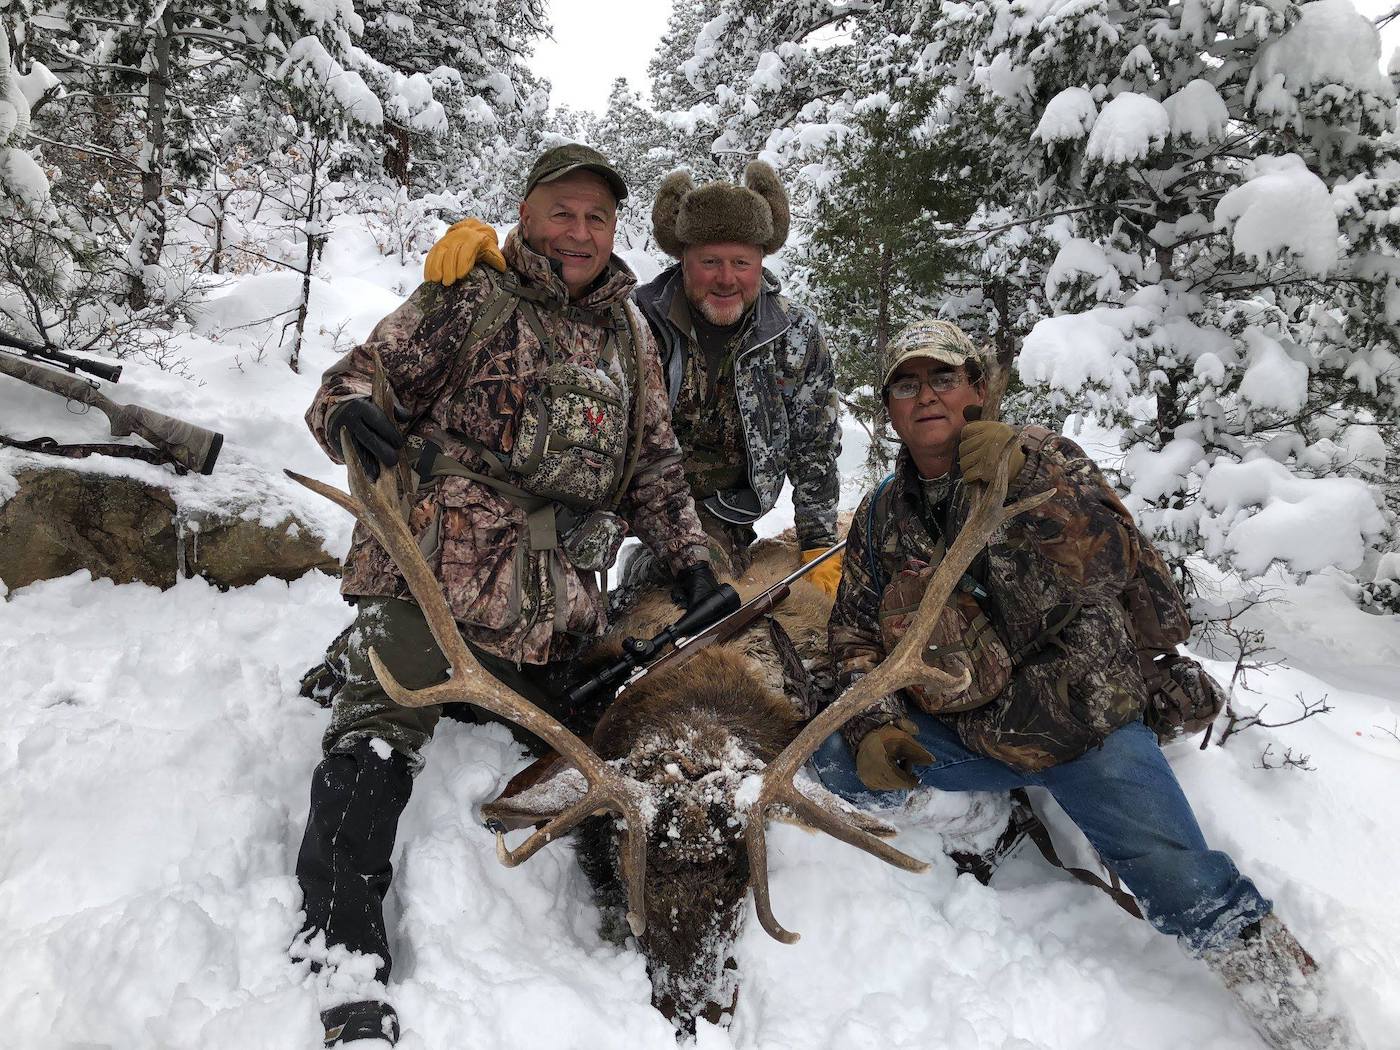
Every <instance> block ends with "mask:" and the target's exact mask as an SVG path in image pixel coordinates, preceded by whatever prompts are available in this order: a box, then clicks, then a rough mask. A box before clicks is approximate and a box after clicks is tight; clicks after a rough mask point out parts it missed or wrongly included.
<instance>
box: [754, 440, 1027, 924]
mask: <svg viewBox="0 0 1400 1050" xmlns="http://www.w3.org/2000/svg"><path fill="white" fill-rule="evenodd" d="M1011 451H1012V450H1011V448H1009V447H1008V448H1007V449H1005V450H1004V451H1003V452H1002V456H1001V460H1000V461H999V462H998V464H997V468H996V471H995V473H994V475H993V477H992V480H991V481H989V482H988V483H987V484H986V485H985V486H983V487H982V488H981V489H980V491H978V492H977V493H976V494H975V495H974V497H973V500H974V502H973V508H972V512H971V513H970V514H969V515H968V520H967V523H966V524H965V525H964V526H963V527H962V529H961V530H960V531H959V533H958V535H957V538H956V539H955V540H954V541H953V543H952V546H950V547H949V548H948V551H947V553H946V554H945V555H944V557H943V560H942V562H940V563H939V566H938V568H937V569H936V570H934V574H933V577H932V579H930V580H929V584H928V587H927V588H926V589H925V591H924V596H923V598H922V599H921V600H920V602H919V608H918V611H917V612H916V613H915V614H914V618H913V620H912V621H911V622H910V624H909V629H908V630H907V631H905V633H904V636H903V637H902V638H900V640H899V643H898V644H897V645H896V646H895V647H894V650H893V651H892V652H890V653H889V654H888V655H887V656H886V657H885V659H884V660H882V661H881V662H880V665H879V666H878V667H876V668H875V669H874V670H873V671H871V672H870V673H869V674H867V675H865V676H864V677H862V678H860V679H858V680H857V681H855V682H853V683H852V684H851V685H850V686H849V687H848V688H847V689H846V691H845V692H843V693H842V694H841V696H840V697H839V698H838V699H837V700H836V701H835V702H834V703H832V704H831V705H830V706H828V707H827V708H826V709H825V710H823V711H822V712H821V713H820V714H819V715H817V717H816V718H814V719H812V721H810V722H809V723H807V725H806V726H805V727H804V728H803V730H802V732H801V733H799V734H798V735H797V738H796V739H795V740H793V742H792V743H791V744H789V745H788V746H787V747H786V748H784V749H783V752H782V754H780V755H779V756H778V757H777V758H775V759H774V760H773V761H772V762H771V763H769V765H768V768H767V769H766V770H764V773H763V783H762V786H761V787H760V789H759V793H758V798H757V799H756V800H755V801H754V803H753V805H752V806H751V807H750V809H749V821H748V827H747V828H746V829H745V832H744V837H745V841H746V842H747V844H748V851H749V880H750V884H751V885H752V886H753V891H754V906H755V907H756V908H757V910H758V917H759V922H760V923H762V925H763V928H764V929H765V930H767V931H768V933H769V934H770V935H772V936H773V937H775V938H777V939H778V940H780V941H783V942H784V943H785V944H791V943H793V942H794V941H796V940H797V938H798V935H797V934H795V933H791V932H790V931H788V930H785V929H783V927H782V926H781V925H780V924H779V923H778V921H777V919H776V918H774V916H773V912H772V906H771V902H770V900H769V891H768V865H767V857H768V846H767V841H766V837H767V827H766V823H767V817H768V813H769V811H770V810H771V809H772V808H773V807H774V806H776V805H787V806H788V807H789V808H791V809H792V810H793V811H794V812H796V813H797V814H798V815H799V816H800V817H802V818H805V823H807V825H808V826H809V827H811V828H812V829H813V830H816V831H825V832H826V833H827V834H829V835H832V836H833V837H835V838H838V839H840V840H841V841H843V842H846V843H849V844H850V845H852V846H856V847H857V848H859V849H863V850H865V851H866V852H867V853H870V854H872V855H873V856H876V857H879V858H880V859H881V860H883V861H886V862H887V863H889V864H893V865H895V866H896V867H900V868H904V869H905V870H906V871H924V870H926V869H927V868H928V865H927V864H926V863H925V862H924V861H921V860H918V859H916V858H914V857H911V856H909V855H908V854H906V853H902V852H900V851H899V850H897V849H895V848H894V847H893V846H891V845H889V843H887V842H884V841H882V840H881V839H879V838H877V837H876V836H874V835H872V834H871V833H870V832H868V831H865V830H863V829H861V828H859V827H857V826H856V825H855V824H854V823H853V822H852V821H851V820H850V819H849V818H847V817H845V816H842V815H838V814H836V813H832V812H830V811H828V810H821V809H820V808H819V807H817V806H815V804H814V803H812V802H811V800H810V799H808V798H806V797H805V796H804V795H802V793H801V792H799V791H798V790H797V788H796V786H795V785H794V784H793V777H794V776H795V775H796V774H797V770H798V768H799V767H800V766H801V765H802V764H803V763H804V762H806V761H807V759H808V758H810V757H811V755H812V753H813V752H814V751H816V749H817V748H818V747H820V746H821V743H822V741H823V740H825V739H826V738H827V737H828V736H830V735H831V734H832V733H833V732H835V731H836V730H837V729H838V728H840V727H841V726H842V725H844V724H845V723H846V722H848V721H850V720H851V719H852V718H854V717H856V716H857V715H859V714H861V713H862V712H864V711H866V710H868V709H869V708H871V707H873V706H874V705H875V704H877V703H878V702H879V701H880V700H881V699H882V698H883V697H886V696H889V695H890V694H891V693H895V692H898V691H899V690H900V689H904V688H906V687H908V686H911V685H923V686H925V687H926V688H930V689H933V690H936V691H938V692H940V693H958V692H961V691H962V690H964V689H966V688H967V687H968V685H969V684H970V683H971V681H972V678H971V675H970V673H969V672H967V671H966V670H965V671H963V673H962V674H961V675H950V674H948V673H947V672H945V671H941V670H939V669H938V668H935V667H929V666H928V665H927V664H926V663H924V659H923V650H924V646H925V645H926V644H927V643H928V639H929V635H930V634H931V633H932V631H933V627H934V624H935V623H936V622H937V620H938V615H939V613H940V612H941V611H942V610H943V607H944V606H945V605H946V604H947V602H948V599H949V597H951V596H952V593H953V589H954V588H955V587H956V586H957V585H958V582H959V581H960V580H961V579H962V576H963V573H965V572H966V571H967V569H968V566H970V565H971V564H972V560H973V559H974V558H975V557H977V555H978V553H979V552H980V551H981V550H982V548H983V547H985V546H986V545H987V544H988V543H989V542H990V541H991V538H992V536H993V535H994V534H995V533H996V531H997V529H999V528H1001V526H1002V525H1003V524H1005V523H1006V522H1007V521H1009V520H1010V519H1012V518H1014V517H1016V515H1018V514H1022V513H1024V512H1025V511H1028V510H1031V509H1032V508H1034V507H1038V506H1040V505H1041V504H1042V503H1044V502H1046V501H1047V500H1049V499H1050V498H1051V497H1052V496H1054V495H1055V490H1054V489H1048V490H1046V491H1045V492H1038V493H1036V494H1035V495H1033V496H1028V497H1026V498H1025V499H1021V500H1017V501H1016V502H1015V503H1013V504H1011V505H1010V506H1002V503H1003V501H1004V500H1005V499H1006V489H1007V485H1008V481H1009V479H1008V476H1007V475H1008V471H1009V464H1010V459H1011Z"/></svg>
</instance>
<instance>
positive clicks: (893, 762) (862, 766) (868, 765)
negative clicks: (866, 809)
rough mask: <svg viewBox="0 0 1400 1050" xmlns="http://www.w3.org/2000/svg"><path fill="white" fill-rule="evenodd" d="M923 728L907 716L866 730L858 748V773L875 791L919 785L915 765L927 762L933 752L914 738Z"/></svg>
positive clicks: (930, 759) (896, 789) (931, 758)
mask: <svg viewBox="0 0 1400 1050" xmlns="http://www.w3.org/2000/svg"><path fill="white" fill-rule="evenodd" d="M918 731H919V727H918V726H916V725H915V724H914V723H913V722H911V721H910V720H909V719H907V718H901V719H900V720H899V721H897V722H891V723H890V724H889V725H884V726H879V727H878V728H875V729H872V730H871V731H870V732H868V733H866V734H865V736H864V737H863V738H862V739H861V742H860V747H859V748H857V749H856V775H857V776H859V777H860V782H861V783H862V784H864V785H865V786H866V787H868V788H870V790H871V791H898V790H899V789H901V788H904V789H906V790H908V789H912V788H916V787H918V786H919V778H918V777H916V776H915V775H914V772H913V767H914V766H927V765H929V764H931V763H932V762H933V756H932V755H931V754H929V753H928V750H927V749H926V748H925V747H924V745H923V744H921V743H919V741H918V740H916V739H915V738H914V734H916V733H917V732H918Z"/></svg>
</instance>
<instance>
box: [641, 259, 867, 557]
mask: <svg viewBox="0 0 1400 1050" xmlns="http://www.w3.org/2000/svg"><path fill="white" fill-rule="evenodd" d="M683 294H684V292H683V291H682V289H681V269H680V265H679V264H677V265H675V266H672V267H670V268H669V269H666V270H663V271H662V272H661V273H660V274H659V275H657V277H656V278H655V279H654V280H652V281H651V282H650V283H648V284H645V285H640V286H638V288H637V289H636V290H635V291H634V292H633V293H632V298H633V301H634V302H635V303H636V304H637V306H638V307H639V308H640V309H641V311H642V314H643V316H645V317H646V319H647V321H648V322H649V323H650V325H651V330H652V332H653V333H654V334H655V335H656V341H657V344H658V346H659V352H660V355H661V365H662V371H663V373H664V375H665V379H666V390H667V393H668V395H669V397H670V402H671V405H672V407H674V406H675V403H676V397H677V395H678V394H679V393H680V382H681V376H682V375H684V373H685V361H686V356H687V355H689V354H692V353H697V352H698V348H697V346H696V345H695V342H694V340H693V339H692V338H690V337H689V336H688V334H686V333H683V332H682V331H681V330H680V329H679V328H678V327H677V326H676V324H675V322H674V321H673V320H672V319H671V304H672V302H673V301H674V300H675V297H676V296H677V295H683ZM750 317H751V320H750V324H749V328H748V330H747V332H745V334H744V336H743V340H742V342H741V344H740V347H739V351H738V353H737V355H736V357H735V360H734V386H735V391H734V392H735V396H736V398H737V399H738V402H739V416H740V418H741V419H742V420H743V422H744V438H745V443H746V444H747V446H748V448H747V452H748V465H749V487H748V489H737V490H732V491H728V492H720V493H717V494H716V496H714V497H712V498H710V499H708V500H706V501H705V507H706V509H707V510H709V511H710V513H712V514H714V515H715V516H716V517H718V518H721V519H722V520H725V521H731V522H734V523H737V524H748V523H750V522H752V521H755V520H757V519H758V518H760V517H762V516H763V515H764V514H767V513H768V512H769V511H770V510H772V509H773V505H774V504H775V503H777V501H778V494H779V493H780V492H781V491H782V488H783V479H784V477H787V478H791V479H792V487H793V493H792V503H793V511H794V518H795V522H796V526H797V541H798V544H799V546H800V547H801V549H802V550H811V549H812V548H814V547H829V546H830V545H831V544H833V543H835V542H836V501H837V498H838V496H839V493H840V479H839V475H838V474H837V471H836V459H837V457H838V456H839V455H840V453H841V426H840V421H839V416H838V413H837V410H836V385H835V384H836V379H835V373H834V371H833V369H832V365H831V355H830V354H829V353H828V352H827V348H826V340H825V339H824V338H823V336H822V331H821V325H820V324H819V323H818V321H817V315H816V314H815V313H813V312H812V310H810V309H808V308H807V307H805V306H801V305H799V304H797V303H794V302H792V301H791V300H789V299H787V298H786V297H785V296H783V295H782V294H781V287H780V285H779V283H778V280H777V278H776V277H774V276H773V275H772V274H771V273H769V272H768V271H767V270H765V271H764V274H763V290H762V291H761V292H760V293H759V296H758V301H757V302H756V303H755V304H754V308H753V311H752V313H751V315H750Z"/></svg>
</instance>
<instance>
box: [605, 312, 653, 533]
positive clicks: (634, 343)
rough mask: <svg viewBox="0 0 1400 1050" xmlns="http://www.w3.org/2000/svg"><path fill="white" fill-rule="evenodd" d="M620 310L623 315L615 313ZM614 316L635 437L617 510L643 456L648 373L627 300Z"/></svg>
mask: <svg viewBox="0 0 1400 1050" xmlns="http://www.w3.org/2000/svg"><path fill="white" fill-rule="evenodd" d="M619 314H620V315H621V316H620V318H618V317H616V315H619ZM614 316H615V319H616V320H619V321H620V322H621V323H620V324H619V325H618V326H617V327H616V328H615V331H616V332H617V353H618V359H619V360H620V361H621V363H622V372H623V375H624V376H625V377H626V379H627V382H628V384H629V385H630V386H631V388H632V406H631V425H632V441H631V444H630V446H629V447H628V449H627V459H626V461H625V462H624V463H623V465H622V476H621V477H620V478H619V479H618V483H617V491H616V492H614V493H613V498H612V503H611V505H610V507H609V509H610V510H612V511H613V512H614V513H615V512H616V511H617V508H618V507H619V506H621V504H622V498H623V497H624V496H625V495H627V488H628V486H630V485H631V484H632V475H633V474H635V473H636V472H637V463H638V461H639V460H640V459H641V458H642V423H643V421H644V416H645V413H646V406H645V405H644V404H643V401H642V395H643V391H642V384H643V382H644V381H645V376H646V362H644V361H643V360H642V353H643V350H644V348H645V346H646V343H645V342H643V340H642V338H641V334H640V333H639V332H638V331H637V322H636V319H635V318H634V317H633V315H632V310H630V309H628V307H627V305H626V304H625V303H619V304H618V305H617V306H616V307H614Z"/></svg>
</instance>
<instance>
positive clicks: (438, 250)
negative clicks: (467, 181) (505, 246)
mask: <svg viewBox="0 0 1400 1050" xmlns="http://www.w3.org/2000/svg"><path fill="white" fill-rule="evenodd" d="M483 262H484V263H485V264H486V265H487V266H490V267H491V268H492V269H494V270H499V271H500V272H501V273H505V272H506V257H505V256H504V255H502V254H501V249H500V248H498V247H497V246H496V231H495V230H493V229H492V228H491V227H490V226H487V225H486V223H484V222H481V221H480V220H478V219H463V220H462V221H461V222H458V223H454V224H453V225H451V226H449V227H448V228H447V232H446V233H444V234H443V235H442V240H440V241H438V242H437V244H435V245H433V246H432V247H431V248H429V249H428V257H427V258H426V259H424V260H423V280H425V281H432V282H434V283H435V284H441V285H445V286H446V287H448V288H451V287H452V286H453V285H454V284H456V283H457V282H458V281H460V280H461V279H462V278H464V277H466V276H467V274H469V273H471V272H472V271H473V270H474V269H476V266H477V264H478V263H483Z"/></svg>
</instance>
